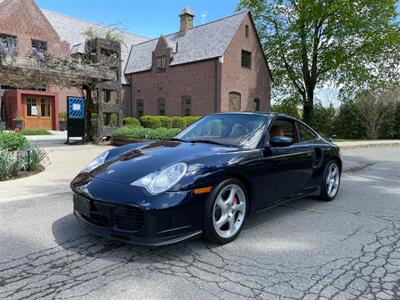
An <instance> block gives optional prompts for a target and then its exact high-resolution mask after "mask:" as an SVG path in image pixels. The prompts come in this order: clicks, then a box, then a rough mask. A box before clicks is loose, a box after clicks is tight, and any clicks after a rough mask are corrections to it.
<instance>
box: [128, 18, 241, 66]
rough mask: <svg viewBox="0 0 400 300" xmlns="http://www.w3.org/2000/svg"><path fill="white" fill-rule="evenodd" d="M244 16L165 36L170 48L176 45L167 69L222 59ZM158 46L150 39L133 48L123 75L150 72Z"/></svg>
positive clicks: (155, 41) (156, 40) (154, 40)
mask: <svg viewBox="0 0 400 300" xmlns="http://www.w3.org/2000/svg"><path fill="white" fill-rule="evenodd" d="M247 14H248V12H241V13H238V14H234V15H231V16H229V17H225V18H223V19H219V20H216V21H213V22H210V23H207V24H203V25H199V26H196V27H193V28H192V29H190V30H189V31H187V32H186V34H185V35H182V33H180V32H176V33H173V34H169V35H166V36H165V38H166V39H167V40H168V42H169V44H175V49H176V53H174V55H173V59H172V62H171V63H170V66H174V65H179V64H185V63H189V62H194V61H199V60H205V59H210V58H216V57H221V56H223V55H224V53H225V50H226V49H227V48H228V46H229V44H230V42H231V41H232V39H233V37H234V36H235V33H236V32H237V30H238V28H239V26H240V24H241V23H242V21H243V20H244V18H245V17H246V16H247ZM157 42H158V39H153V40H150V41H146V42H143V43H141V44H137V45H133V46H132V49H131V54H130V56H129V59H128V63H127V65H126V69H125V74H131V73H137V72H142V71H147V70H150V69H151V67H152V52H153V51H154V49H155V48H156V45H157Z"/></svg>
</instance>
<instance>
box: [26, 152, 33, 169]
mask: <svg viewBox="0 0 400 300" xmlns="http://www.w3.org/2000/svg"><path fill="white" fill-rule="evenodd" d="M26 153H27V154H28V156H27V159H28V167H27V170H28V171H30V170H31V153H32V148H30V147H29V148H26Z"/></svg>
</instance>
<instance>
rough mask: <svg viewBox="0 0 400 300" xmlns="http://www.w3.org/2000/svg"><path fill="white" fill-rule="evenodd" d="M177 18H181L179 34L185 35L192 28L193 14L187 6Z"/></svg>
mask: <svg viewBox="0 0 400 300" xmlns="http://www.w3.org/2000/svg"><path fill="white" fill-rule="evenodd" d="M179 17H180V18H181V28H180V32H182V33H183V34H185V33H186V32H187V31H188V30H190V29H192V28H193V18H194V13H193V12H192V11H191V10H190V8H189V7H188V6H185V8H184V9H183V10H182V11H181V13H180V14H179Z"/></svg>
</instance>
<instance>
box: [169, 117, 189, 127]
mask: <svg viewBox="0 0 400 300" xmlns="http://www.w3.org/2000/svg"><path fill="white" fill-rule="evenodd" d="M186 127H187V121H186V119H185V118H182V117H172V128H180V129H183V128H186Z"/></svg>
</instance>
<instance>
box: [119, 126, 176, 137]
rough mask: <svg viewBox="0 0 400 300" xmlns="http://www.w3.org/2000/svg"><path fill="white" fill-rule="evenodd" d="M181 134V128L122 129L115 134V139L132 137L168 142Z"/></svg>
mask: <svg viewBox="0 0 400 300" xmlns="http://www.w3.org/2000/svg"><path fill="white" fill-rule="evenodd" d="M179 132H180V129H179V128H170V129H168V128H157V129H151V128H141V127H127V126H125V127H121V128H118V129H116V130H114V132H113V136H114V137H130V138H134V139H152V140H167V139H171V138H173V137H174V136H175V135H177V134H178V133H179Z"/></svg>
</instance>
